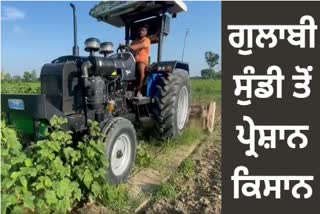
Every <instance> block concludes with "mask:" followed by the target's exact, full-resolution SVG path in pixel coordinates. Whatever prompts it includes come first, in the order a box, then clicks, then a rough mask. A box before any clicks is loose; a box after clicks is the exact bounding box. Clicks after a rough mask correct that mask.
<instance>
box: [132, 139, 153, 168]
mask: <svg viewBox="0 0 320 214" xmlns="http://www.w3.org/2000/svg"><path fill="white" fill-rule="evenodd" d="M151 163H152V156H151V155H150V152H148V150H147V149H146V148H145V145H144V144H139V145H138V148H137V157H136V161H135V164H136V165H137V166H138V167H143V168H146V167H149V166H150V165H151Z"/></svg>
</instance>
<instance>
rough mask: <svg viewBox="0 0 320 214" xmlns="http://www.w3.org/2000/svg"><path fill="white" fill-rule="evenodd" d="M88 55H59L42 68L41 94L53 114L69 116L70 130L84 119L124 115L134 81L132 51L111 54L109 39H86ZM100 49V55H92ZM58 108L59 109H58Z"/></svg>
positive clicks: (75, 127) (83, 123)
mask: <svg viewBox="0 0 320 214" xmlns="http://www.w3.org/2000/svg"><path fill="white" fill-rule="evenodd" d="M85 46H86V47H85V50H86V51H88V52H89V53H90V55H89V56H88V57H79V56H62V57H59V58H58V59H56V60H53V61H52V63H48V64H45V65H44V66H43V67H42V70H41V94H46V97H47V100H48V102H49V104H50V106H51V105H52V106H53V108H54V109H56V110H57V112H55V114H56V115H64V116H66V117H67V118H68V119H69V124H70V129H71V130H83V129H85V128H86V121H87V120H96V121H98V122H102V121H104V120H105V119H106V117H113V116H120V115H125V114H127V113H128V112H129V111H130V108H128V106H127V102H126V100H127V98H129V97H128V94H132V90H133V86H134V85H135V83H134V81H135V79H136V77H135V60H134V57H133V55H132V54H131V53H128V52H124V53H118V54H113V55H111V56H109V54H110V53H112V49H113V45H112V43H110V42H104V43H101V44H100V42H99V40H97V39H95V38H90V39H87V40H86V42H85ZM99 50H100V54H102V55H103V56H95V52H97V51H99ZM58 112H61V114H60V113H58Z"/></svg>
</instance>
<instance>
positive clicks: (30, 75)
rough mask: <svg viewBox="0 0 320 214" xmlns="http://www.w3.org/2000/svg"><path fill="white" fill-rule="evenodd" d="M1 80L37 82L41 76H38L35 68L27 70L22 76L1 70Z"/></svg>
mask: <svg viewBox="0 0 320 214" xmlns="http://www.w3.org/2000/svg"><path fill="white" fill-rule="evenodd" d="M1 81H7V82H10V81H12V82H37V81H39V78H38V75H37V72H36V71H35V70H32V71H25V72H24V73H23V75H22V76H20V75H13V76H11V74H10V73H7V72H5V71H1Z"/></svg>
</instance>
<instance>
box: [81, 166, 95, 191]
mask: <svg viewBox="0 0 320 214" xmlns="http://www.w3.org/2000/svg"><path fill="white" fill-rule="evenodd" d="M92 180H93V177H92V174H91V171H90V170H89V169H86V170H85V171H84V178H83V183H84V185H85V186H86V187H87V188H90V185H91V183H92Z"/></svg>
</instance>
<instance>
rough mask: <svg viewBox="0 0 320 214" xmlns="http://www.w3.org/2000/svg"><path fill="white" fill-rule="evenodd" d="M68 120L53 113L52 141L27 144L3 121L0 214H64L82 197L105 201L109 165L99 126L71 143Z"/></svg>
mask: <svg viewBox="0 0 320 214" xmlns="http://www.w3.org/2000/svg"><path fill="white" fill-rule="evenodd" d="M66 122H67V121H66V119H61V118H57V117H54V118H53V119H52V120H51V121H50V124H51V129H52V132H51V133H50V135H49V137H48V139H46V140H42V141H38V142H36V143H34V144H33V145H31V146H29V147H28V148H23V145H22V144H21V142H20V141H19V139H18V137H17V133H16V132H15V130H14V129H13V128H11V127H8V126H7V125H6V124H5V122H3V121H2V122H1V146H2V150H1V164H2V167H1V169H2V170H1V180H2V188H1V211H2V213H8V212H12V213H25V212H30V211H31V212H36V213H39V212H40V211H41V213H53V212H54V213H66V212H67V211H71V209H72V207H74V206H75V205H76V204H77V203H79V202H80V201H88V200H89V201H98V202H99V201H101V202H103V201H104V198H105V197H104V196H105V194H106V193H105V192H106V189H108V188H109V187H108V186H107V182H106V180H105V178H106V170H107V163H106V160H105V156H104V146H103V143H101V142H99V139H100V137H101V133H100V129H99V126H98V124H97V123H96V122H93V123H91V124H90V130H89V131H90V135H87V136H85V137H84V138H83V140H82V142H79V143H78V144H77V145H73V141H72V135H71V132H66V131H62V129H61V125H62V124H64V123H66Z"/></svg>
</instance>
